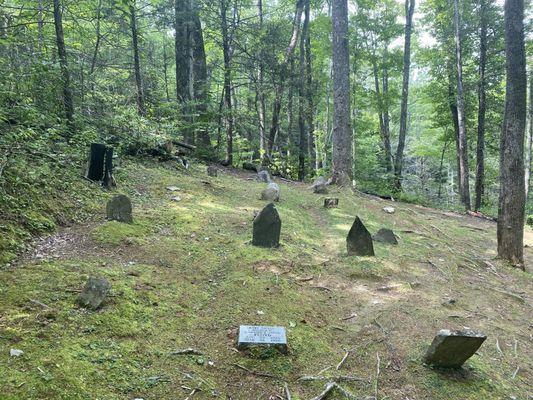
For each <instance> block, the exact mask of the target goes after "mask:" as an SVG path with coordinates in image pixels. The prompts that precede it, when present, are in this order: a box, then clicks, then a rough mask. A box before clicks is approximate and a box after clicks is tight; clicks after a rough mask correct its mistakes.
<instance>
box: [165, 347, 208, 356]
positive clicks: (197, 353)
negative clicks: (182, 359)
mask: <svg viewBox="0 0 533 400" xmlns="http://www.w3.org/2000/svg"><path fill="white" fill-rule="evenodd" d="M203 354H204V353H202V352H201V351H199V350H196V349H193V348H188V349H182V350H176V351H173V352H172V353H170V355H171V356H186V355H194V356H202V355H203Z"/></svg>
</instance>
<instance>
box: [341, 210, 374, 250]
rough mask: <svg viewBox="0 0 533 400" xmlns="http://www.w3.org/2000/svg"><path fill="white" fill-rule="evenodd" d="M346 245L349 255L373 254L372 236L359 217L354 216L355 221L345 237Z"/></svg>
mask: <svg viewBox="0 0 533 400" xmlns="http://www.w3.org/2000/svg"><path fill="white" fill-rule="evenodd" d="M346 247H347V249H348V255H349V256H373V255H374V245H373V243H372V236H370V232H368V230H367V229H366V227H365V226H364V225H363V222H362V221H361V219H360V218H359V217H355V221H354V223H353V225H352V228H351V229H350V232H348V236H347V237H346Z"/></svg>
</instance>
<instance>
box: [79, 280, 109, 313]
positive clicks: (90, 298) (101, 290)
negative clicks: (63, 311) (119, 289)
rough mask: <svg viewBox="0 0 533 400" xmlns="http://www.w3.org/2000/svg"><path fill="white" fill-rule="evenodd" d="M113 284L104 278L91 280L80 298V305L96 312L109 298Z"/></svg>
mask: <svg viewBox="0 0 533 400" xmlns="http://www.w3.org/2000/svg"><path fill="white" fill-rule="evenodd" d="M109 290H111V284H110V283H109V282H108V281H107V280H106V279H104V278H93V277H91V278H89V280H88V281H87V283H86V284H85V287H84V288H83V290H82V292H81V293H80V296H79V298H78V303H79V304H80V305H81V306H82V307H85V308H88V309H91V310H96V309H98V308H99V307H100V306H101V305H102V302H103V301H104V300H105V298H106V297H107V294H108V293H109Z"/></svg>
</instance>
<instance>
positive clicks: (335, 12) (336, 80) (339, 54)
mask: <svg viewBox="0 0 533 400" xmlns="http://www.w3.org/2000/svg"><path fill="white" fill-rule="evenodd" d="M332 23H333V176H332V178H333V179H332V180H333V182H335V183H338V184H340V185H350V184H351V179H352V137H351V129H350V56H349V50H348V1H347V0H337V1H334V2H333V4H332Z"/></svg>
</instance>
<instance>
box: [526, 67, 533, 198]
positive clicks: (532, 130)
mask: <svg viewBox="0 0 533 400" xmlns="http://www.w3.org/2000/svg"><path fill="white" fill-rule="evenodd" d="M532 146H533V72H530V73H529V130H528V134H527V140H526V162H525V168H524V173H525V178H524V183H525V185H526V188H525V189H526V201H527V198H528V195H529V184H530V178H531V150H532Z"/></svg>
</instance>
